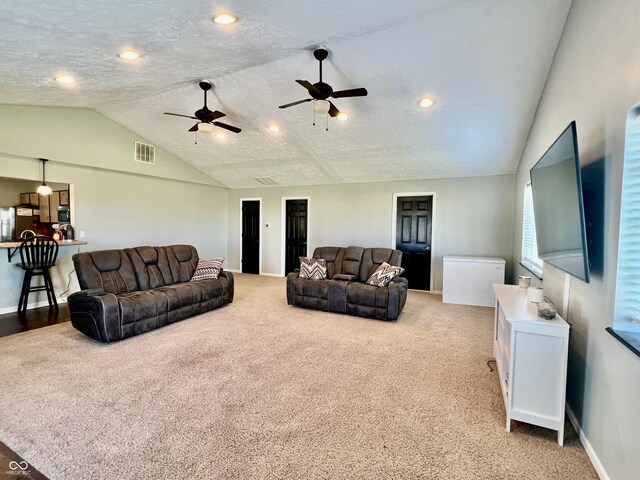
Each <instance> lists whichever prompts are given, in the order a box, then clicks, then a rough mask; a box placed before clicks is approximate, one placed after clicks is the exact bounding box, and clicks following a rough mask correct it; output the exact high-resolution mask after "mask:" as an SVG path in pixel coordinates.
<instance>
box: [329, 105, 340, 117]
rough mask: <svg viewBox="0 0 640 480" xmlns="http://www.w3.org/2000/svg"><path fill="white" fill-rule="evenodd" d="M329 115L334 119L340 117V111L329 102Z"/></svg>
mask: <svg viewBox="0 0 640 480" xmlns="http://www.w3.org/2000/svg"><path fill="white" fill-rule="evenodd" d="M329 105H330V106H329V115H330V116H332V117H337V116H338V115H340V110H338V108H337V107H336V106H335V105H334V104H333V103H331V102H329Z"/></svg>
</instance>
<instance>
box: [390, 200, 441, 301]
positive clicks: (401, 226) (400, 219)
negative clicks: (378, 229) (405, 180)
mask: <svg viewBox="0 0 640 480" xmlns="http://www.w3.org/2000/svg"><path fill="white" fill-rule="evenodd" d="M432 210H433V197H398V204H397V220H396V248H397V249H398V250H401V251H402V268H404V269H405V272H404V273H403V274H402V276H403V277H405V278H406V279H407V280H409V288H412V289H415V290H430V288H431V223H432Z"/></svg>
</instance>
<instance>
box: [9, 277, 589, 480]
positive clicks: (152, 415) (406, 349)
mask: <svg viewBox="0 0 640 480" xmlns="http://www.w3.org/2000/svg"><path fill="white" fill-rule="evenodd" d="M491 336H492V310H491V309H488V308H480V307H463V306H458V305H443V304H442V303H441V301H440V297H439V296H433V295H429V294H427V293H418V292H411V293H410V294H409V299H408V302H407V306H406V308H405V310H404V312H403V314H402V315H401V317H400V321H399V322H397V323H387V322H381V321H375V320H367V319H360V318H354V317H349V316H342V315H334V314H328V313H321V312H314V311H307V310H302V309H298V308H295V307H289V306H287V304H286V300H285V281H284V279H280V278H266V277H262V278H261V277H256V276H250V275H237V276H236V300H235V302H234V303H233V304H232V305H229V306H227V307H224V308H222V309H220V310H216V311H214V312H210V313H208V314H205V315H202V316H199V317H196V318H192V319H189V320H185V321H183V322H179V323H177V324H174V325H171V326H168V327H165V328H162V329H160V330H156V331H154V332H151V333H148V334H145V335H142V336H139V337H135V338H131V339H129V340H125V341H123V342H119V343H116V344H112V345H101V344H98V343H95V342H93V341H92V340H90V339H88V338H87V337H85V336H83V335H82V334H81V333H79V332H76V331H75V330H74V329H73V328H72V327H71V325H70V324H62V325H55V326H51V327H46V328H42V329H39V330H34V331H31V332H26V333H21V334H18V335H14V336H11V337H6V338H2V339H0V352H1V353H0V355H1V363H0V385H1V386H2V388H1V390H0V440H2V441H4V442H5V443H6V444H7V445H8V446H9V447H11V448H13V449H14V450H15V451H16V452H18V453H19V454H20V455H22V456H23V457H24V458H25V459H26V460H28V461H29V462H30V463H32V464H33V465H34V466H35V467H36V468H37V469H39V470H40V471H41V472H42V473H44V474H45V475H47V476H48V477H50V478H52V479H133V478H135V479H161V478H167V479H187V478H198V479H217V478H234V479H236V478H237V479H253V478H256V479H276V478H284V479H316V478H318V479H319V478H323V479H351V478H357V479H359V478H366V479H384V478H406V479H419V478H424V479H433V478H461V479H466V478H486V479H503V478H514V479H529V478H533V479H553V478H557V479H572V478H575V479H587V478H597V476H596V473H595V471H594V470H593V468H592V466H591V464H590V463H589V460H588V458H587V456H586V454H585V452H584V450H583V448H582V446H581V445H580V442H579V440H578V439H577V436H576V434H575V432H574V431H573V429H572V428H571V427H570V426H569V424H567V430H566V434H565V435H566V438H565V446H564V447H563V448H561V447H559V446H558V445H557V443H556V441H555V439H556V434H555V432H552V431H550V430H545V429H542V428H537V427H532V426H528V425H526V424H522V423H517V422H514V424H513V428H512V433H506V432H505V428H504V409H503V405H502V398H501V396H500V390H499V385H498V379H497V374H496V373H495V372H493V373H491V372H489V369H488V368H487V366H486V361H487V360H488V359H489V358H490V357H491Z"/></svg>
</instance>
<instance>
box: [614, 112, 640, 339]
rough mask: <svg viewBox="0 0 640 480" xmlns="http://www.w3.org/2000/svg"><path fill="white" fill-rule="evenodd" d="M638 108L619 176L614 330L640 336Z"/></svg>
mask: <svg viewBox="0 0 640 480" xmlns="http://www.w3.org/2000/svg"><path fill="white" fill-rule="evenodd" d="M639 213H640V104H638V105H636V106H635V107H634V108H632V109H631V110H630V111H629V116H628V118H627V135H626V141H625V152H624V168H623V173H622V201H621V204H620V240H619V243H618V278H617V287H616V310H615V319H614V327H615V328H616V329H621V330H627V331H632V332H640V217H639Z"/></svg>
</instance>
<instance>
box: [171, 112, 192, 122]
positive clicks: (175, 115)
mask: <svg viewBox="0 0 640 480" xmlns="http://www.w3.org/2000/svg"><path fill="white" fill-rule="evenodd" d="M164 114H165V115H173V116H174V117H184V118H193V119H194V120H198V119H197V118H196V117H192V116H191V115H180V114H179V113H169V112H164Z"/></svg>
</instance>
